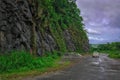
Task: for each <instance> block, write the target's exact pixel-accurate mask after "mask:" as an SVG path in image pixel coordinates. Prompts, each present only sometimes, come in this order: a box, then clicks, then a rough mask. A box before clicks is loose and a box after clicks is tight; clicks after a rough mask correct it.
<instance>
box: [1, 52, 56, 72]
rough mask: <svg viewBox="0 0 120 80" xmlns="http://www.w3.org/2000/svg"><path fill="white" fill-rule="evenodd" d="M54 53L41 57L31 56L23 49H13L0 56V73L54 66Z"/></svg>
mask: <svg viewBox="0 0 120 80" xmlns="http://www.w3.org/2000/svg"><path fill="white" fill-rule="evenodd" d="M57 58H58V56H57V55H56V53H54V54H52V55H47V56H43V57H33V56H32V55H30V53H28V52H25V51H13V52H11V53H10V54H7V55H1V56H0V73H6V72H13V71H25V70H32V69H41V68H46V67H51V66H54V63H55V61H56V59H57Z"/></svg>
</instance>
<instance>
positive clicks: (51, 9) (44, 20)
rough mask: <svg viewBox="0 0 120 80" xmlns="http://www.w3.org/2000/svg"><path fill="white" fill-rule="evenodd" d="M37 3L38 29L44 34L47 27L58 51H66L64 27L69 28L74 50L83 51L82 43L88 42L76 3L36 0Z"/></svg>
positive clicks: (65, 0)
mask: <svg viewBox="0 0 120 80" xmlns="http://www.w3.org/2000/svg"><path fill="white" fill-rule="evenodd" d="M38 5H39V8H38V9H39V10H38V17H39V21H40V22H41V24H40V25H39V27H40V30H42V31H41V32H42V33H43V34H44V33H45V32H46V30H48V29H49V31H50V33H51V34H52V36H53V37H54V39H55V41H56V42H57V45H58V47H59V51H61V52H66V51H68V50H67V48H66V46H67V44H66V43H65V39H64V36H63V32H64V31H65V30H66V29H67V30H70V31H69V32H70V34H71V35H72V36H71V37H72V39H73V41H74V44H75V46H76V51H78V52H81V51H84V50H83V46H84V43H87V42H88V38H87V35H86V31H85V30H84V29H83V23H82V21H83V19H82V17H81V16H80V10H79V9H78V8H77V5H76V3H75V2H74V1H69V0H38ZM41 28H42V29H41ZM74 32H75V33H74Z"/></svg>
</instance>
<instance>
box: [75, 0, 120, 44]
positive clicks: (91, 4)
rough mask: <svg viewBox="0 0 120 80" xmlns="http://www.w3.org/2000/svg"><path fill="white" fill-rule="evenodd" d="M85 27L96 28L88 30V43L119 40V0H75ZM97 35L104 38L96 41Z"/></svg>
mask: <svg viewBox="0 0 120 80" xmlns="http://www.w3.org/2000/svg"><path fill="white" fill-rule="evenodd" d="M77 5H78V7H79V8H80V10H81V15H82V16H83V19H84V24H85V28H86V29H91V30H96V31H98V32H100V33H99V35H96V34H97V33H94V32H88V36H89V37H93V36H94V37H96V40H92V39H90V43H105V42H112V41H120V36H119V34H120V9H119V8H120V0H104V1H103V0H77ZM97 37H101V38H103V39H104V40H102V41H98V40H97Z"/></svg>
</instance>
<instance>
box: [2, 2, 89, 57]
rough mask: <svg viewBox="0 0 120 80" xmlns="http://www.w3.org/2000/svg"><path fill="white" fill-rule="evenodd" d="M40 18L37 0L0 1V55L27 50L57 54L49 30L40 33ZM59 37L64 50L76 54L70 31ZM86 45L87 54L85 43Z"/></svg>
mask: <svg viewBox="0 0 120 80" xmlns="http://www.w3.org/2000/svg"><path fill="white" fill-rule="evenodd" d="M39 19H40V17H39V16H38V2H37V0H0V52H1V53H4V52H6V51H11V50H27V51H30V52H32V53H35V54H36V53H37V54H39V55H42V54H43V53H44V52H46V51H50V52H51V51H54V50H57V51H59V50H60V47H59V43H58V42H57V40H56V38H55V37H54V36H55V35H53V34H52V32H51V30H50V29H49V28H45V29H44V32H42V29H41V27H40V24H41V21H40V20H39ZM61 34H62V36H63V39H64V41H65V44H66V48H67V50H68V51H75V50H76V46H75V43H74V40H73V39H72V36H71V34H70V32H69V31H68V30H64V31H62V33H61ZM85 44H86V46H84V49H85V50H86V51H87V50H88V40H86V41H85ZM86 48H87V49H86Z"/></svg>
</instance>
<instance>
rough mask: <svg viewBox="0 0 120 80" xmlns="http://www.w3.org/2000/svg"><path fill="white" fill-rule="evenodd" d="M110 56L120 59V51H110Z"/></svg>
mask: <svg viewBox="0 0 120 80" xmlns="http://www.w3.org/2000/svg"><path fill="white" fill-rule="evenodd" d="M109 57H111V58H115V59H120V51H109Z"/></svg>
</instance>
